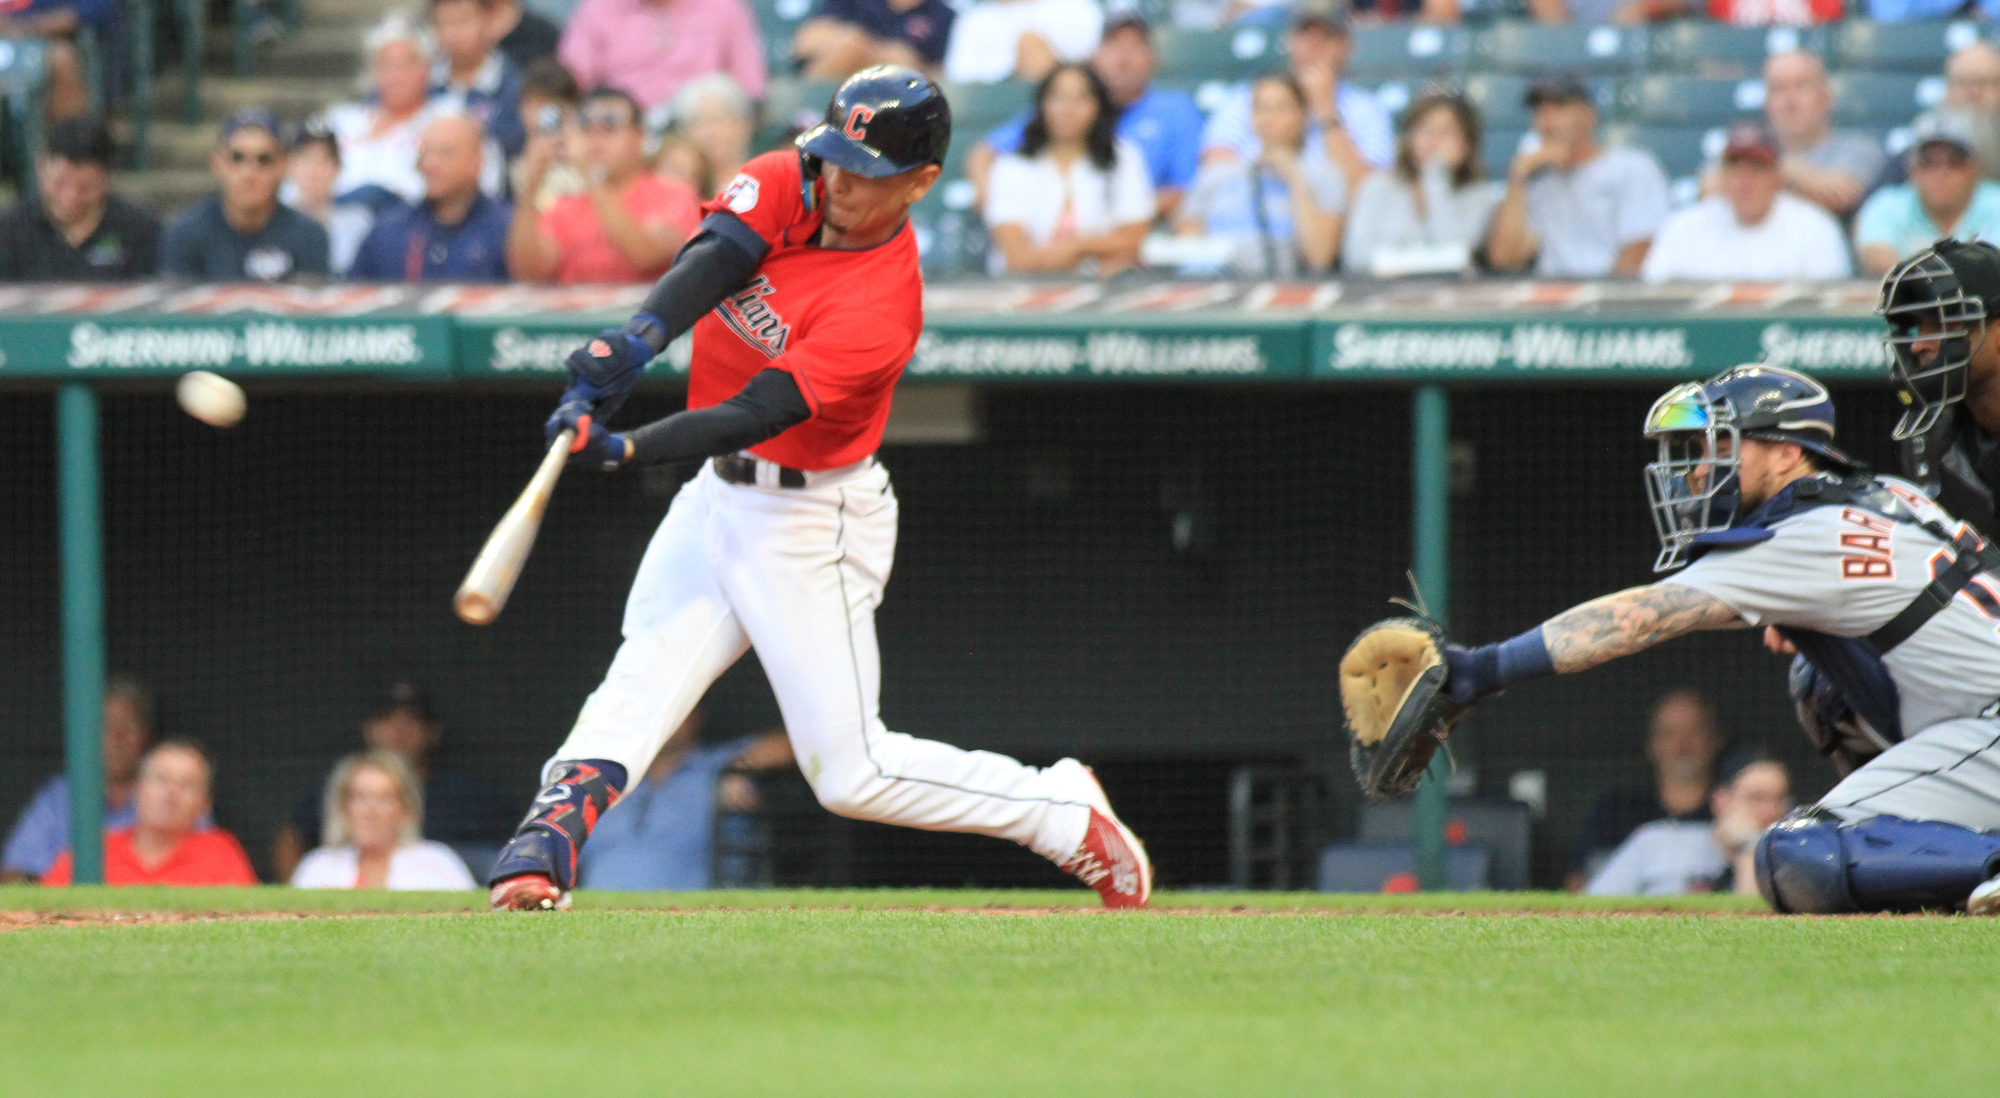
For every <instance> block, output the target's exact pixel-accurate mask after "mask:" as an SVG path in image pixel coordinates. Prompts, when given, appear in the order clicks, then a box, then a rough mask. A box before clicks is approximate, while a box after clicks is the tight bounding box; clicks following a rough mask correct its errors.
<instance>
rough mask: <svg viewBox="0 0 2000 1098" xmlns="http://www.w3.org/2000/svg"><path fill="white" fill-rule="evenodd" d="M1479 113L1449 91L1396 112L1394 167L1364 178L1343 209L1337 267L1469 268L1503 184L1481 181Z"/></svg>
mask: <svg viewBox="0 0 2000 1098" xmlns="http://www.w3.org/2000/svg"><path fill="white" fill-rule="evenodd" d="M1479 131H1480V122H1479V112H1478V111H1477V110H1476V109H1474V108H1473V106H1472V104H1471V103H1470V102H1468V101H1467V100H1466V99H1465V97H1464V96H1461V95H1459V94H1457V93H1456V92H1451V91H1440V92H1431V93H1429V94H1427V95H1423V96H1420V97H1418V99H1417V101H1416V102H1415V103H1412V104H1410V109H1409V110H1407V111H1405V112H1404V113H1403V132H1402V134H1401V136H1400V138H1399V140H1398V141H1397V143H1396V165H1395V170H1393V171H1390V172H1383V173H1378V174H1376V175H1371V176H1369V177H1368V179H1367V181H1366V182H1364V183H1362V184H1361V187H1360V189H1359V190H1358V191H1357V192H1356V193H1355V196H1354V205H1353V208H1352V209H1351V210H1350V211H1349V215H1350V216H1349V217H1348V229H1347V248H1346V258H1345V260H1344V266H1345V267H1346V268H1347V269H1348V270H1350V271H1356V272H1359V273H1361V274H1379V275H1384V276H1387V275H1397V274H1436V273H1441V272H1448V271H1464V270H1468V269H1470V268H1471V266H1472V253H1473V250H1474V249H1475V248H1477V247H1479V245H1480V243H1481V242H1482V241H1484V240H1485V239H1486V226H1487V223H1488V222H1490V221H1492V220H1493V211H1494V210H1495V209H1497V208H1498V207H1499V205H1500V200H1501V198H1503V197H1505V195H1506V192H1507V188H1506V187H1505V186H1504V185H1503V184H1500V183H1497V182H1484V181H1482V180H1481V179H1480V178H1479V176H1480V171H1479Z"/></svg>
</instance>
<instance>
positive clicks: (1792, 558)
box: [1661, 477, 2000, 737]
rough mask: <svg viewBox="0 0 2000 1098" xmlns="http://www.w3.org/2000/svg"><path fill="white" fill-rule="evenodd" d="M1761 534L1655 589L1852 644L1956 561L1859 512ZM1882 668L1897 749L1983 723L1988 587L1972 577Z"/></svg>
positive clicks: (1907, 494) (1994, 691)
mask: <svg viewBox="0 0 2000 1098" xmlns="http://www.w3.org/2000/svg"><path fill="white" fill-rule="evenodd" d="M1876 479H1877V480H1879V481H1881V482H1882V484H1883V485H1884V486H1886V487H1887V488H1888V489H1889V490H1890V491H1892V492H1894V493H1895V494H1896V495H1897V497H1898V498H1900V499H1901V500H1902V501H1903V502H1904V503H1906V504H1908V505H1909V507H1910V509H1911V510H1912V511H1914V512H1916V514H1917V516H1918V517H1919V518H1922V519H1935V520H1937V521H1938V522H1940V523H1942V524H1943V525H1944V527H1945V528H1946V529H1948V530H1952V531H1954V532H1956V531H1958V530H1960V529H1961V528H1962V524H1961V523H1960V522H1959V521H1958V520H1957V519H1954V518H1952V517H1951V516H1950V515H1948V514H1946V513H1945V512H1944V511H1943V510H1942V509H1940V508H1939V507H1938V506H1937V504H1935V503H1933V502H1931V501H1930V500H1929V499H1928V498H1926V497H1925V496H1924V495H1923V494H1922V493H1921V492H1919V491H1917V488H1916V486H1915V485H1913V484H1909V483H1907V482H1905V481H1901V480H1896V479H1893V478H1891V477H1877V478H1876ZM1770 529H1771V538H1770V540H1769V541H1764V542H1759V543H1758V544H1755V545H1750V546H1745V547H1743V548H1740V549H1713V550H1710V551H1709V552H1707V553H1705V554H1703V555H1702V557H1701V558H1700V559H1699V560H1697V561H1695V562H1694V563H1693V564H1690V565H1688V566H1687V568H1686V569H1684V570H1682V571H1681V572H1680V573H1678V574H1676V575H1674V576H1670V577H1668V578H1667V579H1664V580H1662V581H1661V582H1662V583H1678V584H1683V585H1685V586H1688V587H1692V588H1694V589H1696V590H1697V591H1701V592H1703V593H1705V594H1708V595H1712V596H1714V597H1715V598H1716V599H1719V600H1721V601H1722V602H1724V603H1726V604H1728V605H1729V607H1730V608H1731V609H1733V610H1735V611H1736V612H1737V613H1738V614H1740V615H1742V617H1743V620H1744V621H1747V622H1749V623H1750V624H1752V625H1791V626H1797V627H1800V628H1804V629H1811V630H1814V631H1816V632H1820V633H1827V634H1830V635H1832V636H1836V637H1862V636H1867V635H1868V634H1869V633H1871V632H1874V631H1875V630H1877V629H1880V628H1881V627H1882V626H1883V625H1885V624H1887V623H1888V621H1889V619H1890V618H1893V617H1895V616H1896V615H1897V614H1898V613H1900V612H1901V611H1902V609H1903V607H1905V606H1908V605H1909V604H1910V602H1911V601H1912V600H1913V599H1915V598H1916V597H1917V593H1918V592H1919V591H1922V590H1923V589H1924V587H1925V586H1926V585H1928V584H1929V583H1930V582H1931V580H1932V579H1933V578H1934V577H1935V576H1936V575H1937V574H1938V573H1939V572H1941V571H1943V570H1944V569H1945V568H1947V567H1949V566H1950V565H1951V562H1952V561H1953V560H1954V559H1956V554H1954V553H1953V551H1952V548H1951V546H1949V545H1947V544H1945V543H1943V542H1941V541H1939V540H1938V539H1936V538H1934V537H1932V536H1931V535H1930V534H1929V533H1927V532H1925V531H1924V529H1923V528H1922V527H1920V526H1917V525H1916V524H1914V523H1908V522H1894V521H1891V520H1889V519H1886V518H1883V517H1882V516H1881V515H1878V514H1876V513H1875V512H1873V511H1869V510H1864V509H1862V508H1859V507H1852V506H1841V505H1838V504H1828V505H1826V506H1821V507H1813V508H1810V509H1808V510H1804V511H1800V512H1798V513H1796V514H1793V515H1791V516H1789V517H1787V518H1785V519H1782V520H1780V521H1778V522H1776V523H1773V524H1772V525H1771V527H1770ZM1882 662H1883V663H1884V664H1886V665H1887V666H1888V668H1889V675H1890V677H1891V678H1893V679H1895V681H1896V693H1897V696H1898V701H1899V703H1900V706H1901V713H1900V716H1901V719H1902V725H1903V734H1904V736H1905V737H1908V736H1912V735H1915V734H1916V733H1917V732H1918V731H1920V730H1922V729H1924V728H1928V727H1929V726H1931V725H1933V724H1936V723H1937V722H1939V721H1944V720H1952V719H1954V718H1959V717H1976V716H1979V715H1980V714H1981V713H1982V712H1984V711H1987V710H1988V709H1989V708H1990V707H1992V706H1993V704H1994V702H1995V701H1996V700H2000V576H1993V575H1985V576H1978V577H1975V578H1974V579H1973V580H1972V582H1971V583H1970V584H1969V585H1967V586H1966V588H1965V590H1963V591H1960V592H1959V593H1958V595H1957V596H1956V597H1954V598H1953V599H1952V600H1951V605H1949V606H1947V607H1945V608H1944V609H1943V610H1941V611H1939V612H1938V614H1937V616H1936V617H1933V618H1932V619H1931V620H1929V621H1927V622H1925V623H1924V624H1923V627H1922V628H1920V629H1918V630H1917V631H1916V632H1915V633H1913V634H1911V635H1910V638H1909V639H1908V640H1905V641H1904V642H1903V643H1902V644H1899V645H1897V646H1896V647H1895V648H1893V649H1891V650H1890V652H1889V654H1888V655H1887V656H1884V657H1883V659H1882Z"/></svg>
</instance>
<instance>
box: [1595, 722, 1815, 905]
mask: <svg viewBox="0 0 2000 1098" xmlns="http://www.w3.org/2000/svg"><path fill="white" fill-rule="evenodd" d="M1791 807H1792V799H1791V779H1790V777H1789V776H1788V775H1787V774H1786V773H1785V766H1784V764H1783V763H1780V762H1777V761H1775V760H1773V759H1771V758H1769V757H1768V756H1765V755H1762V754H1757V753H1750V752H1739V753H1735V754H1734V755H1732V757H1731V758H1730V759H1728V760H1725V761H1724V763H1723V765H1722V767H1721V769H1720V772H1719V773H1718V774H1717V781H1716V783H1715V791H1714V792H1713V793H1711V794H1710V795H1709V811H1710V813H1711V815H1712V816H1713V817H1714V818H1713V819H1712V820H1708V821H1701V822H1697V821H1692V820H1678V819H1665V820H1654V821H1652V822H1651V823H1647V824H1642V825H1640V826H1639V828H1638V829H1637V830H1635V831H1633V832H1632V834H1631V836H1630V837H1628V838H1627V839H1626V840H1625V841H1624V842H1623V843H1621V844H1619V846H1618V849H1617V850H1616V851H1615V852H1613V853H1612V855H1611V860H1610V861H1608V862H1606V863H1604V868H1602V869H1600V870H1598V871H1597V874H1596V875H1595V876H1593V877H1591V879H1590V883H1589V884H1588V885H1586V886H1585V887H1584V891H1585V892H1587V893H1589V894H1590V895H1592V896H1684V895H1687V894H1688V893H1693V892H1735V893H1738V894H1741V895H1755V894H1756V892H1757V873H1756V868H1755V861H1754V860H1755V857H1756V846H1757V838H1758V836H1760V835H1762V834H1763V833H1764V831H1765V829H1766V828H1769V827H1770V826H1771V825H1772V824H1774V823H1777V822H1778V821H1779V820H1780V819H1781V818H1783V817H1784V815H1785V813H1786V812H1789V811H1790V810H1791Z"/></svg>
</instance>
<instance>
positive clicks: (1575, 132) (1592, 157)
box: [1486, 74, 1667, 278]
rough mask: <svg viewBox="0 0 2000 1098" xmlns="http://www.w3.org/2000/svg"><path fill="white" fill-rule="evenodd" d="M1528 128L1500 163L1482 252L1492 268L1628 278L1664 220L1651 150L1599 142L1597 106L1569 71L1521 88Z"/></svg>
mask: <svg viewBox="0 0 2000 1098" xmlns="http://www.w3.org/2000/svg"><path fill="white" fill-rule="evenodd" d="M1528 106H1529V107H1530V108H1531V109H1532V110H1533V111H1534V132H1533V133H1532V134H1530V135H1529V137H1528V139H1527V140H1526V141H1524V142H1523V148H1522V150H1521V152H1520V153H1519V154H1518V155H1516V156H1515V157H1514V163H1513V164H1512V166H1510V167H1509V168H1508V171H1507V193H1506V196H1505V197H1504V198H1502V199H1501V201H1500V207H1499V209H1498V210H1496V211H1495V212H1494V214H1493V226H1492V228H1491V229H1490V230H1489V231H1488V233H1487V237H1486V254H1487V259H1488V261H1489V262H1490V263H1491V264H1492V265H1493V266H1494V268H1496V269H1498V270H1502V271H1519V270H1524V269H1526V268H1528V267H1529V266H1530V265H1531V264H1532V265H1533V268H1534V272H1535V274H1536V275H1538V276H1540V277H1542V278H1603V277H1605V276H1607V275H1615V276H1620V277H1628V278H1629V277H1631V276H1633V275H1636V274H1638V273H1639V266H1640V264H1641V263H1643V262H1645V259H1646V249H1647V247H1648V245H1649V244H1650V243H1651V241H1652V239H1653V234H1654V233H1655V232H1658V231H1659V228H1660V223H1661V222H1663V221H1665V220H1666V218H1667V176H1666V173H1665V172H1663V171H1661V170H1660V163H1659V161H1657V160H1655V159H1653V154H1651V153H1649V152H1644V151H1641V150H1638V149H1629V148H1605V147H1603V146H1602V145H1600V144H1598V142H1597V107H1596V105H1595V104H1593V103H1592V102H1591V98H1590V91H1589V89H1587V88H1585V87H1584V85H1583V82H1582V81H1581V80H1578V79H1577V78H1576V77H1574V76H1570V75H1567V74H1562V75H1549V76H1543V77H1539V78H1537V79H1536V81H1535V82H1534V84H1533V85H1532V86H1531V87H1530V88H1529V89H1528Z"/></svg>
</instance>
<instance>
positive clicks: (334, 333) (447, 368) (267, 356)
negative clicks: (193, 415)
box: [0, 314, 454, 380]
mask: <svg viewBox="0 0 2000 1098" xmlns="http://www.w3.org/2000/svg"><path fill="white" fill-rule="evenodd" d="M451 327H452V322H451V320H450V318H448V317H423V316H406V317H369V318H352V319H348V318H339V319H335V318H313V319H299V320H292V319H271V318H268V317H229V318H220V317H203V318H199V319H196V318H191V317H149V316H142V315H132V314H121V315H116V316H106V317H97V318H92V319H89V320H81V321H75V320H54V319H48V318H35V319H28V318H13V317H0V376H11V377H20V376H29V377H74V376H75V375H77V374H80V373H94V374H148V373H180V372H183V371H186V370H194V369H207V370H222V371H229V372H238V373H250V374H257V373H284V374H331V375H376V374H387V375H392V376H404V377H410V378H413V379H415V378H424V379H430V380H435V379H438V378H444V377H450V376H451V375H452V364H453V357H454V356H453V353H452V347H451Z"/></svg>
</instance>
